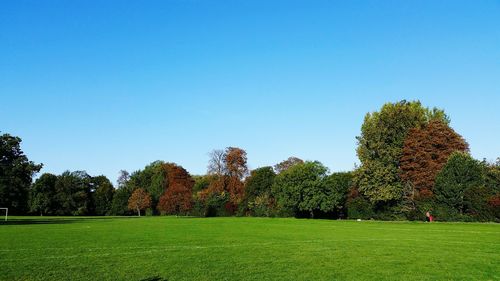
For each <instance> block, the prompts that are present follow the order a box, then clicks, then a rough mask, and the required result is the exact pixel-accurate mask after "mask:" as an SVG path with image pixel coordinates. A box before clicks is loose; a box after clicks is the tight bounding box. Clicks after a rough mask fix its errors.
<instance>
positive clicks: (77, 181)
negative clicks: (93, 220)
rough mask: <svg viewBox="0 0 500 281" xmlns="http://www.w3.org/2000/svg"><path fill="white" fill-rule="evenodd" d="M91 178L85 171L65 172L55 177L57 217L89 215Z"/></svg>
mask: <svg viewBox="0 0 500 281" xmlns="http://www.w3.org/2000/svg"><path fill="white" fill-rule="evenodd" d="M91 188H92V185H91V177H90V176H89V175H88V174H87V173H86V172H85V171H74V172H70V171H65V172H64V173H62V174H61V175H59V176H58V177H57V182H56V186H55V189H56V194H55V199H56V201H57V207H56V211H55V212H56V214H57V215H73V216H79V215H89V214H91V211H92V207H93V206H92V205H93V204H92V197H91V192H92V190H91Z"/></svg>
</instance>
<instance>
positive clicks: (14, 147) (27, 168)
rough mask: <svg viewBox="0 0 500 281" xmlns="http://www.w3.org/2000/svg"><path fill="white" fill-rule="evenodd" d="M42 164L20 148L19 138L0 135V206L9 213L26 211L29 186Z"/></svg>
mask: <svg viewBox="0 0 500 281" xmlns="http://www.w3.org/2000/svg"><path fill="white" fill-rule="evenodd" d="M41 168H42V164H35V163H33V162H32V161H30V160H28V157H27V156H26V155H25V154H24V152H23V151H22V150H21V139H20V138H19V137H14V136H11V135H9V134H3V135H1V136H0V207H6V208H9V212H10V213H11V214H24V213H25V212H27V211H28V196H29V188H30V185H31V182H32V178H33V176H34V175H35V174H36V173H38V172H39V171H40V169H41Z"/></svg>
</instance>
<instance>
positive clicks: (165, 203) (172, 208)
mask: <svg viewBox="0 0 500 281" xmlns="http://www.w3.org/2000/svg"><path fill="white" fill-rule="evenodd" d="M164 168H165V170H166V172H167V178H168V188H167V190H166V191H165V193H164V194H163V195H162V196H161V197H160V200H159V202H158V205H157V209H158V211H160V212H161V213H163V214H176V215H180V214H186V213H187V212H188V211H189V210H190V209H191V207H192V197H193V185H194V180H193V179H192V177H191V175H190V174H189V173H188V172H187V171H186V170H185V169H184V168H182V167H181V166H178V165H176V164H172V163H167V164H165V165H164Z"/></svg>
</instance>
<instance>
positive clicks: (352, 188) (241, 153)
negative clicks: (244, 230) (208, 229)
mask: <svg viewBox="0 0 500 281" xmlns="http://www.w3.org/2000/svg"><path fill="white" fill-rule="evenodd" d="M0 139H1V142H0V144H1V147H0V207H8V208H9V210H10V212H11V213H15V214H38V215H190V216H203V217H208V216H264V217H307V218H335V219H336V218H341V219H346V218H349V219H358V218H359V219H381V220H403V219H407V220H422V219H423V218H424V214H425V213H426V212H427V211H430V212H431V213H432V214H433V215H434V216H435V217H436V219H437V220H442V221H497V222H500V159H498V160H497V161H496V162H495V163H489V162H487V161H485V160H483V161H479V160H476V159H473V158H472V157H471V155H470V153H469V145H468V144H467V142H466V141H465V139H464V138H463V137H462V136H460V135H459V134H458V133H457V132H455V131H454V130H453V128H452V127H451V126H450V118H449V117H448V115H447V114H446V113H445V112H444V111H443V110H441V109H437V108H428V107H424V106H422V104H421V103H420V102H418V101H411V102H408V101H400V102H396V103H386V104H385V105H383V106H382V108H381V109H380V110H379V111H376V112H371V113H368V114H367V115H366V116H365V119H364V122H363V124H362V126H361V134H360V136H358V137H357V141H358V147H357V150H356V152H357V155H358V157H359V160H360V165H359V166H357V167H355V168H354V169H353V170H352V171H346V172H334V173H331V172H330V171H329V170H328V168H327V167H325V166H324V165H323V164H322V163H320V162H318V161H304V160H302V159H300V158H297V157H290V158H288V159H286V160H284V161H282V162H280V163H277V164H276V165H274V166H272V167H271V166H269V167H261V168H258V169H255V170H252V171H250V170H249V169H248V165H247V153H246V151H245V150H243V149H241V148H238V147H227V148H225V149H216V150H213V151H212V152H210V153H209V161H208V169H207V173H206V174H205V175H196V176H192V175H191V174H190V173H189V172H188V171H187V170H186V169H184V168H183V167H182V166H180V165H178V164H176V163H169V162H165V161H155V162H152V163H150V164H149V165H147V166H146V167H144V168H143V169H141V170H138V171H134V172H132V173H129V172H127V171H120V176H119V178H118V181H117V184H116V187H114V186H113V184H112V183H111V182H110V180H109V179H107V178H106V177H105V176H102V175H101V176H90V175H88V174H87V173H86V172H84V171H73V172H70V171H66V172H64V173H62V174H60V175H53V174H50V173H44V174H42V175H41V176H40V177H39V178H37V179H36V180H35V181H34V182H32V178H33V176H34V175H35V174H37V173H38V172H39V171H40V169H41V168H42V164H35V163H33V162H32V161H29V159H28V158H27V157H26V155H24V153H23V152H22V150H21V148H20V144H21V139H20V138H19V137H14V136H11V135H9V134H3V135H2V136H1V138H0Z"/></svg>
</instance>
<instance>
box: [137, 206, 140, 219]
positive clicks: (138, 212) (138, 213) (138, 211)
mask: <svg viewBox="0 0 500 281" xmlns="http://www.w3.org/2000/svg"><path fill="white" fill-rule="evenodd" d="M137 215H138V216H139V217H140V216H141V210H140V209H139V207H137Z"/></svg>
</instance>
